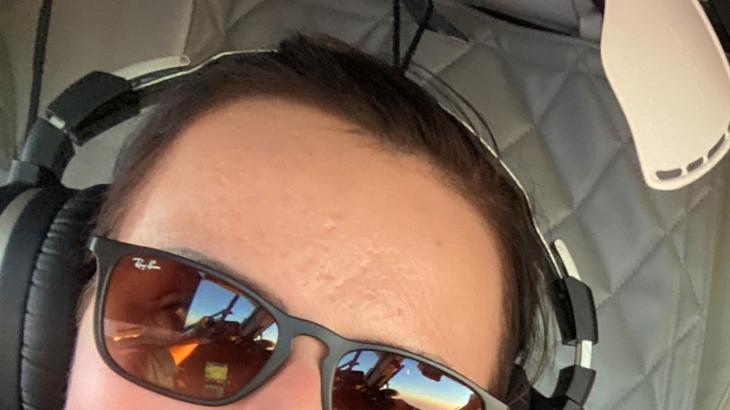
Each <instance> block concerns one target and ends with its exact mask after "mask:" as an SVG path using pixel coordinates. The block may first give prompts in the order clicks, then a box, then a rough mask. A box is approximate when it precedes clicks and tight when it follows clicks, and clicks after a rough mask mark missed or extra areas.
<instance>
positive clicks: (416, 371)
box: [332, 350, 483, 410]
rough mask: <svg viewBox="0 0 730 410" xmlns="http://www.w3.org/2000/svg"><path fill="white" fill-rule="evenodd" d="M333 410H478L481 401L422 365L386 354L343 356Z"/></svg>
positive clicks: (457, 384)
mask: <svg viewBox="0 0 730 410" xmlns="http://www.w3.org/2000/svg"><path fill="white" fill-rule="evenodd" d="M332 399H333V407H334V410H373V409H392V410H482V409H483V405H482V401H481V399H480V398H479V397H478V396H476V395H474V394H473V393H472V391H471V390H470V389H469V388H467V387H466V386H464V385H462V384H461V383H459V382H457V381H455V380H453V379H452V378H450V377H449V376H446V375H445V374H443V373H442V372H441V371H440V370H439V369H437V368H435V367H433V366H430V365H428V364H426V363H421V362H418V361H415V360H413V359H410V358H407V357H404V356H401V355H397V354H394V353H388V352H379V351H370V350H358V351H354V352H350V353H348V354H347V355H345V356H344V357H343V358H342V359H341V360H340V362H339V364H338V367H337V372H336V374H335V381H334V391H333V398H332Z"/></svg>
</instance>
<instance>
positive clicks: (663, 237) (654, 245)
mask: <svg viewBox="0 0 730 410" xmlns="http://www.w3.org/2000/svg"><path fill="white" fill-rule="evenodd" d="M710 192H712V190H707V191H705V192H704V193H703V194H702V195H700V196H699V197H698V199H697V200H696V201H695V202H694V203H693V204H692V205H690V208H689V209H687V210H685V211H683V212H682V214H681V215H680V216H679V217H678V218H677V220H676V221H674V223H673V224H672V225H671V228H669V230H668V231H666V232H664V233H663V234H662V235H661V236H659V238H658V239H656V240H655V241H654V242H653V243H652V246H651V248H650V249H649V251H648V252H647V253H646V254H644V256H643V257H642V258H641V259H640V260H639V264H638V265H637V266H636V267H635V268H634V269H632V271H631V273H629V275H627V276H626V278H624V280H623V281H621V283H620V284H619V285H618V286H617V287H616V289H614V290H613V292H611V293H610V294H609V295H608V297H607V298H606V299H604V300H601V301H596V309H600V307H601V306H602V305H603V304H604V303H605V302H607V301H609V300H610V299H612V298H613V296H614V295H615V294H616V293H617V292H618V291H619V290H620V289H621V288H622V287H623V285H624V284H625V283H626V282H627V281H628V279H629V278H630V277H631V276H633V275H635V274H636V272H638V271H639V270H640V269H641V267H642V266H643V265H644V263H645V262H646V261H647V260H648V259H649V256H650V255H651V254H652V253H653V252H654V251H655V250H656V249H657V248H658V247H659V245H661V243H662V242H663V241H665V240H666V239H667V238H668V237H669V235H671V233H672V232H674V230H675V229H676V228H677V226H679V223H680V222H682V220H684V218H685V217H686V216H687V214H689V213H691V212H692V211H694V210H695V208H697V207H698V206H699V205H700V204H701V203H702V201H704V199H705V198H706V197H707V196H708V194H709V193H710Z"/></svg>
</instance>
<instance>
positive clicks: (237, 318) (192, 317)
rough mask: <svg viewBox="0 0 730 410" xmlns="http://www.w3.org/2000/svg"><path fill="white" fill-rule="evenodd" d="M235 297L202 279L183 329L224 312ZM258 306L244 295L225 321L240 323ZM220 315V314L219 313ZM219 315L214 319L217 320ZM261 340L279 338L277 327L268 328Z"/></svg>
mask: <svg viewBox="0 0 730 410" xmlns="http://www.w3.org/2000/svg"><path fill="white" fill-rule="evenodd" d="M235 297H236V294H235V293H233V292H231V291H230V290H228V289H226V288H224V287H222V286H220V285H219V284H217V283H215V282H213V281H210V280H208V279H203V280H201V281H200V283H199V284H198V288H197V290H196V292H195V295H194V296H193V300H192V301H191V303H190V306H189V307H188V314H187V317H186V318H185V327H188V326H192V325H194V324H196V323H198V322H199V321H200V320H201V319H202V318H204V317H210V316H213V315H216V314H219V312H225V310H226V309H227V308H228V306H229V304H230V303H231V302H232V301H233V299H234V298H235ZM257 307H258V305H254V304H253V302H252V301H251V300H249V299H248V298H247V297H246V296H245V295H239V297H238V298H237V299H236V300H235V302H234V303H233V306H232V308H231V309H230V312H228V313H227V316H226V319H225V320H226V321H228V322H238V323H241V322H243V321H244V320H246V319H248V318H249V317H250V316H251V315H252V314H253V312H254V310H255V309H256V308H257ZM220 314H222V313H220ZM220 314H219V315H218V316H217V317H216V318H219V317H220ZM260 337H261V338H262V339H266V340H271V341H276V340H277V339H278V338H279V330H278V327H277V326H269V327H268V328H267V329H266V330H265V331H264V332H262V333H261V336H260Z"/></svg>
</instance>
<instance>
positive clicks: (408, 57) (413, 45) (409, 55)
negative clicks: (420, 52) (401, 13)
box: [396, 0, 433, 72]
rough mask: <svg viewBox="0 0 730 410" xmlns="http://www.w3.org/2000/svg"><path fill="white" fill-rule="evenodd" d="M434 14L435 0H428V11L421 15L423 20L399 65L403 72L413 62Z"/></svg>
mask: <svg viewBox="0 0 730 410" xmlns="http://www.w3.org/2000/svg"><path fill="white" fill-rule="evenodd" d="M396 1H398V0H396ZM432 15H433V0H428V6H427V7H426V12H425V13H424V14H423V17H421V21H419V22H418V29H417V30H416V34H414V35H413V40H411V44H409V45H408V50H407V51H406V55H405V57H403V61H402V62H401V63H400V65H399V66H398V67H399V68H400V70H401V71H402V72H405V71H406V70H407V69H408V65H409V64H410V63H411V58H413V55H414V54H415V53H416V48H418V44H419V43H420V42H421V37H422V36H423V33H424V32H425V31H426V28H427V27H428V22H429V20H431V16H432Z"/></svg>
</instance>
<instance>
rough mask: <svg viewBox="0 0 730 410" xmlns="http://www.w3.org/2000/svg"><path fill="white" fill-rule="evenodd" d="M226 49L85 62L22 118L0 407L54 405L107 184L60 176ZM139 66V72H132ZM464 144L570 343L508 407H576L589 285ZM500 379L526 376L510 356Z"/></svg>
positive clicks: (1, 212)
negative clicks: (551, 368) (543, 275)
mask: <svg viewBox="0 0 730 410" xmlns="http://www.w3.org/2000/svg"><path fill="white" fill-rule="evenodd" d="M260 52H275V51H271V50H267V51H254V52H226V53H222V54H218V55H216V56H214V57H212V58H211V59H209V60H207V61H205V62H203V63H201V64H199V65H196V66H192V67H191V66H190V65H189V61H186V59H177V60H174V63H172V64H171V63H170V61H171V60H170V59H161V60H155V61H153V62H149V63H145V64H142V65H137V66H135V67H134V68H133V69H130V70H125V71H124V72H123V73H122V72H117V74H111V73H107V72H99V71H95V72H92V73H90V74H88V75H86V76H85V77H83V78H81V79H80V80H78V81H77V82H75V83H74V84H72V85H71V86H70V87H68V88H67V89H66V90H65V91H63V92H62V93H61V95H60V96H58V97H57V98H56V99H55V100H53V102H51V104H50V105H49V106H48V108H47V109H46V111H45V112H44V113H43V114H42V115H40V116H39V118H37V120H36V121H35V124H34V125H33V127H32V128H31V130H30V132H29V134H28V136H27V138H26V141H25V144H24V146H23V150H22V153H21V154H20V158H19V159H17V160H14V161H13V164H12V167H11V171H10V177H9V181H8V182H7V184H6V185H4V186H2V187H0V306H1V309H2V314H3V321H2V323H3V328H2V330H1V332H0V352H2V353H1V354H0V372H2V373H1V374H0V409H3V410H5V409H8V410H10V409H12V410H15V409H58V408H62V407H63V403H64V397H65V389H66V383H67V381H66V380H67V376H68V371H69V366H70V360H71V355H72V352H73V348H74V343H75V337H76V323H75V317H76V307H77V302H78V298H79V296H80V293H81V290H82V289H83V287H84V285H85V283H86V282H87V281H88V280H89V278H90V276H91V272H88V271H87V272H84V269H82V267H81V264H82V261H83V259H84V258H83V256H84V252H85V246H84V245H85V243H86V240H87V236H88V234H89V232H90V230H91V228H92V226H91V225H92V221H93V220H94V218H95V215H96V213H97V212H98V209H99V208H100V204H101V202H102V199H103V195H104V192H105V189H106V185H96V186H92V187H90V188H87V189H83V190H75V189H71V188H67V187H65V186H63V184H62V183H61V182H60V181H61V177H62V175H63V172H64V170H65V168H66V166H67V164H68V163H69V161H70V160H71V158H72V157H73V155H74V153H75V152H74V147H73V145H74V144H75V145H78V146H81V145H83V144H84V143H86V142H88V141H90V140H91V139H93V138H94V137H95V136H97V135H99V134H100V133H102V132H103V131H105V130H107V129H109V128H111V127H113V126H115V125H117V124H119V123H121V122H122V121H125V120H127V119H129V118H131V117H133V116H135V115H137V114H139V112H140V110H141V109H142V108H144V107H147V106H150V105H153V104H154V103H155V99H156V97H157V96H158V95H159V94H160V92H161V91H162V90H164V89H167V88H168V87H171V86H173V85H174V84H175V83H176V82H177V80H179V79H181V78H183V77H185V76H188V75H191V74H193V73H196V72H198V71H200V70H204V69H205V67H206V66H209V65H212V64H215V63H216V62H218V61H221V60H223V59H227V58H241V57H240V56H241V55H242V54H244V53H260ZM139 72H143V73H144V74H141V75H138V74H137V73H139ZM444 109H445V110H446V111H447V112H449V114H450V115H452V117H453V118H455V119H457V121H458V122H459V123H460V124H462V125H463V126H464V127H465V128H467V129H468V130H469V135H470V136H471V137H473V141H472V142H473V143H474V144H476V145H477V146H479V147H480V149H481V150H482V151H483V152H484V153H485V155H490V156H491V157H492V158H493V159H494V161H493V163H494V164H495V165H496V167H497V168H498V171H500V172H503V173H504V174H505V175H507V176H508V179H509V180H510V181H511V182H512V183H513V185H514V187H515V189H517V191H519V192H520V193H521V198H522V201H524V203H523V205H524V206H525V209H526V210H527V211H528V212H529V213H530V219H531V221H532V224H531V227H530V229H531V230H532V233H533V234H534V235H535V236H536V238H537V239H539V242H540V244H542V247H543V251H544V252H543V255H544V257H545V259H546V260H545V262H546V263H545V265H546V266H548V267H549V271H550V272H549V275H550V277H551V279H552V280H551V282H552V283H551V285H550V287H549V288H548V290H547V291H548V292H549V293H550V296H551V298H552V299H553V301H554V304H555V312H556V318H557V323H558V326H559V330H560V334H561V339H562V343H563V344H564V345H568V346H571V347H573V348H574V349H575V361H574V364H573V365H572V366H569V367H566V368H563V369H562V370H561V371H560V374H559V377H558V383H557V386H556V388H555V390H554V392H553V393H552V395H551V396H549V397H545V396H543V395H542V394H540V393H539V392H538V391H537V390H536V389H534V388H531V387H530V388H529V394H527V395H525V397H524V398H523V399H522V400H521V401H520V402H518V403H515V404H513V406H512V408H513V409H534V410H538V409H539V410H543V409H544V410H547V409H561V410H577V409H582V408H583V405H584V404H585V402H586V400H587V398H588V395H589V393H590V391H591V388H592V386H593V381H594V379H595V374H596V373H595V371H594V370H592V369H591V350H592V346H593V345H594V344H595V343H597V342H598V326H597V321H596V310H595V305H594V301H593V296H592V293H591V290H590V288H589V287H588V286H587V285H586V284H584V283H583V282H582V281H581V279H580V276H579V274H578V270H577V269H576V266H575V263H574V262H573V259H572V258H571V256H570V253H569V252H568V249H567V247H566V246H565V244H564V243H563V242H562V241H560V240H557V241H555V242H553V243H551V244H550V245H548V244H547V242H546V240H545V238H544V237H543V236H542V234H541V233H540V231H539V229H538V228H537V225H536V223H535V220H534V218H533V216H532V214H531V211H530V209H531V207H530V203H529V199H528V197H527V195H526V193H525V191H524V190H523V188H522V187H521V185H520V184H519V182H518V181H517V179H516V178H515V177H514V175H513V174H512V173H511V171H510V170H509V169H508V168H507V167H506V166H505V165H504V164H503V163H502V161H501V160H500V159H499V157H498V156H497V155H495V153H494V151H493V150H492V149H491V147H489V145H488V144H486V143H485V142H484V141H483V140H482V139H481V138H479V137H478V136H477V134H476V133H475V132H474V130H473V128H471V127H470V126H469V125H468V124H466V123H464V122H463V121H462V120H460V119H459V118H457V117H456V116H454V115H453V114H451V112H450V111H449V110H448V109H446V108H444ZM516 370H517V371H513V375H512V379H511V380H510V385H511V386H515V385H519V384H523V385H524V384H526V383H527V379H526V377H525V376H524V372H523V371H521V369H519V368H518V367H516Z"/></svg>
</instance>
